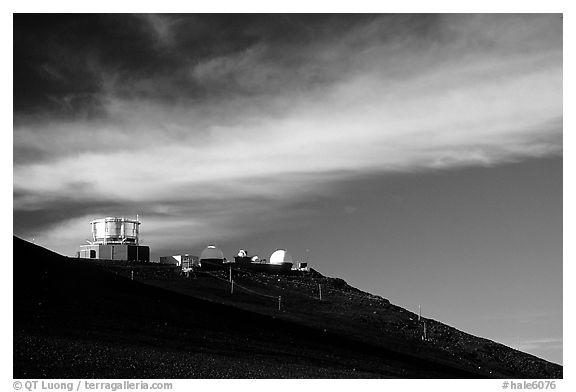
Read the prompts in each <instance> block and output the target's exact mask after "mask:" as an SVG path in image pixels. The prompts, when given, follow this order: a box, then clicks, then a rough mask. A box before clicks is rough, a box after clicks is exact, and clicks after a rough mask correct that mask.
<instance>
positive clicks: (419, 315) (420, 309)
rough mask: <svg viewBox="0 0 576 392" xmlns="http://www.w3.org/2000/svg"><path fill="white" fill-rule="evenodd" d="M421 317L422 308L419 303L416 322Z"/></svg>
mask: <svg viewBox="0 0 576 392" xmlns="http://www.w3.org/2000/svg"><path fill="white" fill-rule="evenodd" d="M421 318H422V308H421V307H420V305H418V322H420V319H421Z"/></svg>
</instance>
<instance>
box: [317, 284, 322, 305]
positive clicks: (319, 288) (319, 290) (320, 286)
mask: <svg viewBox="0 0 576 392" xmlns="http://www.w3.org/2000/svg"><path fill="white" fill-rule="evenodd" d="M318 292H319V294H320V301H322V284H320V283H318Z"/></svg>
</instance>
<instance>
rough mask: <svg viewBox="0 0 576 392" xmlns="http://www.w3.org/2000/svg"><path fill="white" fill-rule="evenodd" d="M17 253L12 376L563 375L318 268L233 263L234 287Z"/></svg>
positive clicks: (30, 251)
mask: <svg viewBox="0 0 576 392" xmlns="http://www.w3.org/2000/svg"><path fill="white" fill-rule="evenodd" d="M14 255H15V256H14V261H13V264H14V377H15V378H211V377H218V378H224V377H232V378H252V377H258V378H265V377H272V378H283V377H289V378H298V377H309V378H332V377H345V378H356V377H370V378H376V377H378V378H380V377H406V378H419V377H425V378H462V377H474V378H479V377H508V378H509V377H522V378H544V377H562V367H561V366H558V365H555V364H552V363H550V362H546V361H544V360H542V359H539V358H536V357H534V356H531V355H529V354H525V353H521V352H518V351H516V350H512V349H510V348H508V347H505V346H502V345H499V344H497V343H494V342H491V341H488V340H486V339H480V338H475V337H473V336H471V335H468V334H464V333H462V332H460V331H457V330H455V329H453V328H450V327H448V326H445V325H443V324H441V323H438V322H435V321H433V320H427V323H428V324H429V327H428V328H429V336H430V340H429V341H426V342H422V341H421V340H420V332H419V327H420V325H419V324H418V323H417V321H415V320H414V317H415V315H413V314H412V313H410V312H407V311H405V310H403V309H401V308H399V307H396V306H394V305H391V304H389V302H388V301H387V300H385V299H383V298H380V297H377V296H372V295H370V294H368V293H364V292H362V291H360V290H357V289H354V288H352V287H350V286H348V285H347V284H346V283H345V282H344V281H342V280H341V279H332V278H327V277H324V276H322V275H321V274H319V273H312V274H308V275H305V276H304V275H302V276H283V277H281V276H270V275H263V274H255V273H250V272H246V271H233V273H234V279H235V281H236V282H237V283H238V286H237V288H236V290H235V292H234V294H230V292H229V284H228V283H227V282H224V279H225V278H226V277H227V276H226V273H224V272H221V273H214V274H211V275H207V274H199V275H197V276H196V277H195V278H192V277H190V278H185V277H182V276H178V275H177V274H176V273H175V272H174V271H173V270H171V269H170V268H162V267H159V266H157V267H137V266H110V265H106V264H103V263H93V262H90V261H82V260H79V259H74V258H67V257H64V256H61V255H58V254H56V253H54V252H51V251H49V250H46V249H44V248H41V247H38V246H36V245H33V244H30V243H28V242H26V241H23V240H21V239H19V238H16V237H14ZM162 271H164V272H162ZM132 272H134V277H135V280H130V278H129V277H130V276H131V273H132ZM318 283H321V284H322V285H323V290H325V296H326V299H324V300H323V301H318V300H317V299H316V298H314V289H315V287H317V285H318ZM249 290H251V291H253V293H250V292H249ZM254 293H258V294H264V295H270V297H265V296H263V295H255V294H254ZM278 295H282V310H278V309H277V304H276V301H275V300H274V299H273V298H272V297H275V296H278Z"/></svg>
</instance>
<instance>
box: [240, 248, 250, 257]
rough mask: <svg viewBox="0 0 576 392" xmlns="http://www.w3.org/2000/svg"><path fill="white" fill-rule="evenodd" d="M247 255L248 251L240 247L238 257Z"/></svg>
mask: <svg viewBox="0 0 576 392" xmlns="http://www.w3.org/2000/svg"><path fill="white" fill-rule="evenodd" d="M246 256H248V252H246V251H245V250H244V249H240V250H239V251H238V257H246Z"/></svg>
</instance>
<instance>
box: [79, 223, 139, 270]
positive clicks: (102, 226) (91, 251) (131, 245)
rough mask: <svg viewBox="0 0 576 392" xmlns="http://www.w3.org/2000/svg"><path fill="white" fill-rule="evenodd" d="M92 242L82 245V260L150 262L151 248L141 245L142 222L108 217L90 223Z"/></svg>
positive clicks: (80, 256) (80, 252)
mask: <svg viewBox="0 0 576 392" xmlns="http://www.w3.org/2000/svg"><path fill="white" fill-rule="evenodd" d="M90 225H91V226H92V240H91V241H87V242H88V245H80V250H79V251H78V257H79V258H82V259H101V260H125V261H134V262H147V261H150V248H149V247H147V246H142V245H140V240H139V232H140V221H139V220H138V218H136V219H126V218H117V217H108V218H102V219H96V220H93V221H91V222H90Z"/></svg>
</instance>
